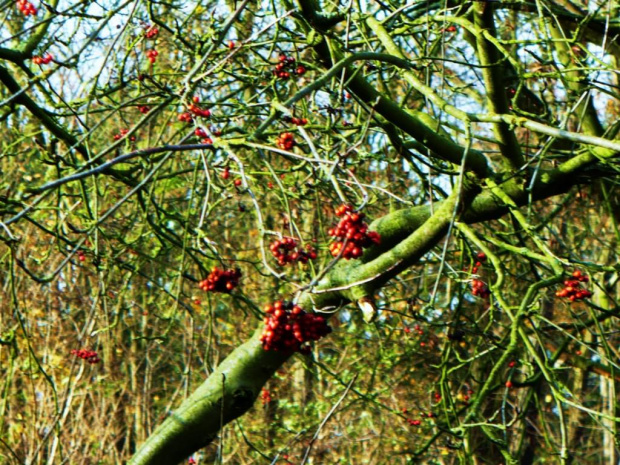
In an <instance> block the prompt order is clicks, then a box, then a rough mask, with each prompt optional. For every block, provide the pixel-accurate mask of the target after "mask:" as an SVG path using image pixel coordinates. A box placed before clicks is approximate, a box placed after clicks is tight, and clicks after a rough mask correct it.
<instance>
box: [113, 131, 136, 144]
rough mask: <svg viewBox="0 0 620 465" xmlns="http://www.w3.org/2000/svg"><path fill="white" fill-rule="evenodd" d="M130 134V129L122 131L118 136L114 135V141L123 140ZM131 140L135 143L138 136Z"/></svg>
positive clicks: (132, 137)
mask: <svg viewBox="0 0 620 465" xmlns="http://www.w3.org/2000/svg"><path fill="white" fill-rule="evenodd" d="M128 132H129V129H121V130H120V131H119V133H118V134H115V135H114V140H121V139H122V138H123V137H125V136H126V135H127V133H128ZM129 140H130V141H131V142H135V141H136V136H131V137H130V138H129Z"/></svg>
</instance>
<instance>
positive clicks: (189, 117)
mask: <svg viewBox="0 0 620 465" xmlns="http://www.w3.org/2000/svg"><path fill="white" fill-rule="evenodd" d="M192 101H193V103H190V104H189V105H188V106H187V110H188V111H186V112H183V113H180V114H179V116H178V118H179V121H184V122H186V123H191V122H193V121H194V118H193V117H194V116H202V117H203V118H209V117H210V116H211V111H210V110H208V109H202V108H200V107H199V106H198V105H197V103H199V102H200V97H198V96H197V95H195V96H194V97H193V98H192Z"/></svg>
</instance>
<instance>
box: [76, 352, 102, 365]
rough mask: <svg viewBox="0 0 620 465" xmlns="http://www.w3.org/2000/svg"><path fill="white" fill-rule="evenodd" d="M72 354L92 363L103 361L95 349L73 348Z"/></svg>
mask: <svg viewBox="0 0 620 465" xmlns="http://www.w3.org/2000/svg"><path fill="white" fill-rule="evenodd" d="M71 355H75V356H76V357H78V358H81V359H83V360H86V361H87V362H88V363H90V364H91V365H92V364H94V363H99V362H100V361H101V359H100V358H99V355H97V352H95V351H94V350H86V349H79V350H77V349H73V350H72V351H71Z"/></svg>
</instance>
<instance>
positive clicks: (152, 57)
mask: <svg viewBox="0 0 620 465" xmlns="http://www.w3.org/2000/svg"><path fill="white" fill-rule="evenodd" d="M157 55H159V52H158V51H157V50H155V49H154V48H152V49H150V50H147V51H146V58H147V59H148V60H149V61H150V62H151V63H155V62H156V61H157Z"/></svg>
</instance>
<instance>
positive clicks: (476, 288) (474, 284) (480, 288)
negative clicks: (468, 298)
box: [471, 252, 491, 299]
mask: <svg viewBox="0 0 620 465" xmlns="http://www.w3.org/2000/svg"><path fill="white" fill-rule="evenodd" d="M476 258H477V259H478V261H477V262H476V264H475V265H474V267H473V268H472V269H471V272H472V274H476V273H478V269H479V268H480V267H481V266H482V264H483V263H484V262H486V261H487V256H486V254H485V253H484V252H478V254H477V255H476ZM471 293H472V294H473V295H474V296H476V297H481V298H483V299H486V298H487V297H489V296H490V295H491V291H490V290H489V287H488V286H487V285H486V283H485V282H484V281H482V280H481V279H478V278H473V279H472V280H471Z"/></svg>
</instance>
